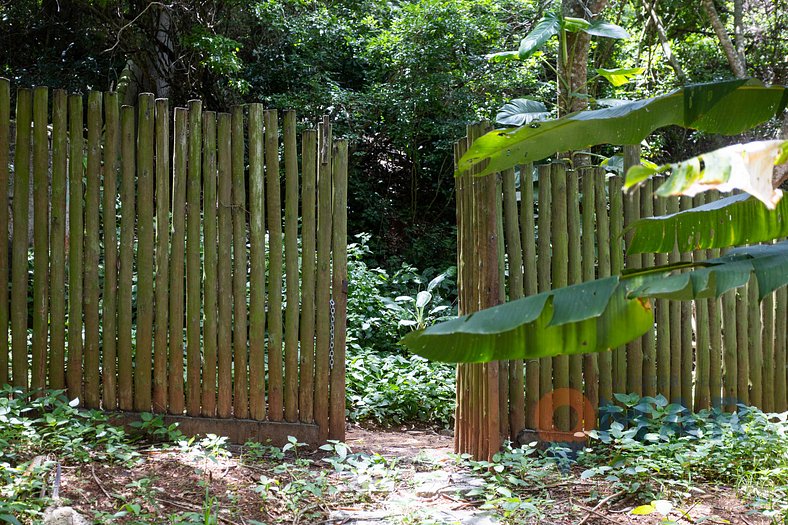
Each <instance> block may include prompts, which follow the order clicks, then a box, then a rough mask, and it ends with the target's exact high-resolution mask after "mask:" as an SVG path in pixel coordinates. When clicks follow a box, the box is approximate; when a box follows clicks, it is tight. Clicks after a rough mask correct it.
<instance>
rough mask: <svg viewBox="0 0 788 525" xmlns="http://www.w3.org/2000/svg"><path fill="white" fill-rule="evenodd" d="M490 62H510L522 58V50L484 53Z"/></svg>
mask: <svg viewBox="0 0 788 525" xmlns="http://www.w3.org/2000/svg"><path fill="white" fill-rule="evenodd" d="M484 58H486V59H487V60H488V61H489V62H492V63H494V64H495V63H499V62H510V61H512V60H520V52H519V51H501V52H499V53H490V54H489V55H484Z"/></svg>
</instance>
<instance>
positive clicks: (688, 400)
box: [679, 197, 695, 410]
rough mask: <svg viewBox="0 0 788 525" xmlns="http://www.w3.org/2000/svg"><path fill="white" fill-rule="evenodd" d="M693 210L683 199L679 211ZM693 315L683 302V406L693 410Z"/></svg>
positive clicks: (688, 257) (687, 257) (687, 255)
mask: <svg viewBox="0 0 788 525" xmlns="http://www.w3.org/2000/svg"><path fill="white" fill-rule="evenodd" d="M691 208H692V198H691V197H681V202H680V205H679V209H680V210H681V211H687V210H689V209H691ZM681 260H682V261H687V262H689V261H691V260H692V254H691V253H683V254H681ZM692 324H693V315H692V302H691V301H682V302H681V404H682V405H684V406H685V407H687V408H688V409H690V410H692V401H693V399H692V370H693V366H692V365H693V363H694V361H695V359H694V352H693V350H694V349H693V345H692V340H693V331H692Z"/></svg>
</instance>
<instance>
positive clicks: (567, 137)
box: [458, 79, 788, 175]
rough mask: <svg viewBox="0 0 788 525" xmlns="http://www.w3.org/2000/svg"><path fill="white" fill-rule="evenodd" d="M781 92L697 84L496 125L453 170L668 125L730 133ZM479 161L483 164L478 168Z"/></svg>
mask: <svg viewBox="0 0 788 525" xmlns="http://www.w3.org/2000/svg"><path fill="white" fill-rule="evenodd" d="M786 93H788V91H787V90H786V88H785V87H784V86H771V87H767V86H765V85H764V84H763V83H762V82H760V81H759V80H754V79H751V80H733V81H725V82H717V83H711V84H700V85H696V86H687V87H684V88H680V89H678V90H676V91H673V92H672V93H669V94H666V95H662V96H659V97H654V98H650V99H645V100H636V101H632V102H627V103H625V104H621V105H619V106H615V107H608V108H602V109H596V110H590V111H580V112H577V113H571V114H569V115H566V116H565V117H561V118H559V119H555V120H548V121H544V122H530V123H529V124H526V125H524V126H521V127H519V128H515V129H503V130H500V129H499V130H495V131H492V132H490V133H488V134H486V135H484V136H483V137H481V138H479V139H478V140H476V141H475V142H474V143H473V145H472V146H471V148H470V149H469V150H468V152H467V153H466V154H465V155H463V157H462V158H461V159H460V161H459V163H458V173H463V172H465V171H467V170H469V169H471V168H475V167H478V169H479V172H478V174H479V175H487V174H489V173H495V172H499V171H502V170H504V169H507V168H510V167H513V166H515V165H518V164H522V163H524V162H534V161H538V160H541V159H544V158H546V157H549V156H551V155H555V153H556V152H560V151H569V150H579V149H583V148H588V147H591V146H595V145H598V144H617V145H619V144H639V143H640V142H641V141H642V140H643V139H644V138H646V137H647V136H648V135H649V134H650V133H651V132H652V131H654V130H656V129H659V128H661V127H665V126H669V125H679V126H683V127H685V128H695V129H699V130H701V131H706V132H710V133H723V134H729V135H733V134H737V133H741V132H742V131H745V130H747V129H750V128H752V127H753V126H755V125H757V124H759V123H761V122H765V121H766V120H769V119H770V118H772V117H774V116H775V115H776V114H777V113H778V111H782V109H783V108H784V104H785V101H784V100H783V99H784V97H786V99H787V100H788V95H786ZM703 94H705V95H707V96H706V97H705V98H704V97H702V96H700V95H703ZM685 106H686V108H685ZM488 159H489V161H488ZM481 163H485V164H486V165H484V166H478V165H479V164H481ZM482 168H483V169H482Z"/></svg>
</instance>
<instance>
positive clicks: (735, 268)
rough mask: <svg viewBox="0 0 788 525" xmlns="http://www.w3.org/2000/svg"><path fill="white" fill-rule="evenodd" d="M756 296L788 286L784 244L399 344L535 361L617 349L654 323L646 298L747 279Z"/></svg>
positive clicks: (522, 306) (606, 285)
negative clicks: (752, 282) (755, 284)
mask: <svg viewBox="0 0 788 525" xmlns="http://www.w3.org/2000/svg"><path fill="white" fill-rule="evenodd" d="M753 275H754V276H755V279H756V280H757V282H758V293H759V296H760V297H759V298H760V299H762V298H763V297H765V296H766V295H768V294H770V293H772V292H773V291H774V290H775V289H777V288H779V287H782V286H785V285H787V284H788V241H785V242H782V243H779V244H775V245H761V246H747V247H743V248H737V249H735V250H731V252H730V253H728V254H727V255H725V256H724V257H719V258H717V259H711V260H709V261H706V262H704V263H700V264H699V265H698V267H697V268H695V269H693V270H691V271H688V272H685V273H674V269H673V268H671V267H665V268H663V269H661V270H660V271H652V272H650V273H638V274H633V275H627V276H624V277H617V276H614V277H608V278H605V279H599V280H596V281H588V282H586V283H581V284H577V285H573V286H568V287H566V288H561V289H558V290H554V291H549V292H543V293H541V294H537V295H533V296H529V297H526V298H523V299H518V300H516V301H512V302H509V303H505V304H502V305H498V306H495V307H493V308H488V309H486V310H482V311H479V312H476V313H473V314H469V315H466V316H463V317H459V318H457V319H453V320H451V321H447V322H444V323H439V324H436V325H433V326H431V327H430V328H427V329H426V330H417V331H414V332H411V333H410V334H408V335H407V336H405V337H404V338H403V339H402V341H401V342H400V343H401V344H403V345H405V346H406V347H408V349H409V350H410V351H411V352H413V353H415V354H418V355H420V356H422V357H426V358H428V359H432V360H435V361H447V362H461V363H472V362H489V361H498V360H512V359H536V358H541V357H551V356H555V355H571V354H580V353H588V352H596V351H602V350H606V349H608V348H615V347H618V346H620V345H622V344H624V343H627V342H629V341H632V340H634V339H636V338H637V337H640V336H641V335H643V334H644V333H646V332H647V331H648V330H649V329H651V328H652V327H653V323H654V317H653V310H652V309H651V304H650V302H649V299H651V298H655V297H656V298H665V299H680V300H692V299H696V298H705V297H718V296H720V295H721V294H723V293H725V292H726V291H728V290H730V289H733V288H736V287H740V286H743V285H744V284H746V283H747V282H748V281H749V280H750V278H751V277H752V276H753Z"/></svg>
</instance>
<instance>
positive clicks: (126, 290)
mask: <svg viewBox="0 0 788 525" xmlns="http://www.w3.org/2000/svg"><path fill="white" fill-rule="evenodd" d="M71 109H73V108H70V112H71ZM72 118H73V115H72ZM134 121H135V117H134V108H133V107H132V106H123V107H121V109H120V157H121V179H120V268H119V270H118V407H119V408H120V409H121V410H131V409H132V408H133V399H134V396H133V392H134V387H133V384H132V383H133V379H132V374H133V372H134V365H133V361H132V331H131V330H132V297H131V292H132V278H133V273H134V219H135V198H136V193H137V192H136V184H135V177H136V170H137V168H136V164H137V163H136V154H135V150H134V140H135V136H136V133H135V125H134ZM71 158H74V154H73V153H72V155H71ZM72 165H73V163H72ZM72 191H73V188H72ZM72 195H73V193H72ZM72 203H73V201H72ZM70 220H71V224H72V225H73V224H74V215H73V213H72V214H70ZM72 232H73V230H72ZM72 235H73V233H72ZM70 242H71V243H72V244H71V246H72V247H73V242H74V238H73V236H72V237H71V241H70ZM80 268H81V267H80ZM69 271H70V273H71V277H74V274H73V271H74V269H73V267H72V268H70V270H69ZM80 271H81V270H80ZM80 278H81V277H80ZM71 300H72V298H71V297H70V296H69V305H70V306H71ZM72 322H73V321H72V320H71V314H70V312H69V330H70V329H71V323H72ZM80 337H81V336H80ZM70 345H71V340H70V339H69V347H70ZM69 388H70V387H69Z"/></svg>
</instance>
